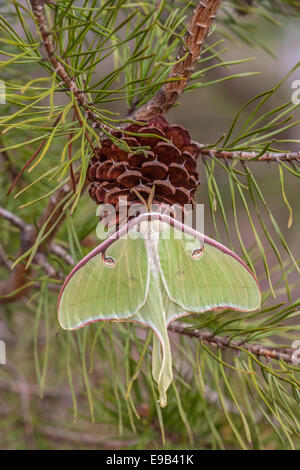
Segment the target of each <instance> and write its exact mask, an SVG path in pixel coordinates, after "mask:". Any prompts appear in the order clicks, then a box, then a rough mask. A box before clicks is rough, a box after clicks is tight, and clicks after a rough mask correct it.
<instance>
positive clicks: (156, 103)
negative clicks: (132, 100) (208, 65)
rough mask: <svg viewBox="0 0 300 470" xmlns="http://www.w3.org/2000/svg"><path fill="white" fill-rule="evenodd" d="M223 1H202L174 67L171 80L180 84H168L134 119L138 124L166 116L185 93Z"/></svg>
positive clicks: (192, 19) (190, 24) (189, 25)
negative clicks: (155, 117)
mask: <svg viewBox="0 0 300 470" xmlns="http://www.w3.org/2000/svg"><path fill="white" fill-rule="evenodd" d="M221 1H222V0H202V1H201V0H199V1H198V5H197V7H196V8H195V10H194V12H193V16H192V18H191V20H190V22H189V24H188V27H187V33H186V35H185V38H184V42H185V44H186V45H187V48H186V47H185V46H183V45H182V46H181V48H180V51H179V54H178V56H177V58H176V59H177V60H176V64H175V65H174V66H173V67H172V69H171V71H170V74H169V78H174V77H175V78H177V77H178V80H175V81H170V82H167V83H165V84H164V85H163V86H162V88H160V90H159V91H158V92H157V93H156V95H155V96H154V97H153V98H152V99H151V100H150V101H148V103H146V104H145V105H144V106H142V107H141V108H139V109H138V110H137V111H136V112H135V113H134V114H133V115H132V116H131V117H132V118H133V119H135V120H138V121H147V120H148V119H149V118H151V117H153V116H155V115H157V114H162V115H164V114H166V113H167V111H169V109H170V108H171V107H172V106H173V105H174V104H175V102H176V100H177V99H178V98H179V96H180V95H181V94H182V93H183V91H184V89H185V87H186V85H187V83H188V81H189V79H190V77H191V75H192V73H193V71H194V68H195V66H196V64H197V61H198V60H199V56H200V53H201V51H202V48H203V45H204V42H205V39H206V37H207V35H208V32H209V29H210V27H211V25H212V22H213V20H214V19H215V15H216V12H217V11H218V9H219V7H220V4H221Z"/></svg>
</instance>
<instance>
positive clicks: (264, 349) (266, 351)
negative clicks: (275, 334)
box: [168, 323, 295, 364]
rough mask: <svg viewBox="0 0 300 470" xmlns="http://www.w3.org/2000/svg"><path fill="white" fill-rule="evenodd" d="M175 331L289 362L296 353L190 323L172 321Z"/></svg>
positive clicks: (221, 347)
mask: <svg viewBox="0 0 300 470" xmlns="http://www.w3.org/2000/svg"><path fill="white" fill-rule="evenodd" d="M168 329H169V330H170V331H172V332H173V333H178V334H180V335H186V336H190V337H192V338H197V339H198V340H199V341H205V342H206V343H208V344H210V346H213V347H215V348H218V349H232V350H235V351H239V352H241V351H242V350H246V351H248V352H250V353H251V354H255V355H256V356H258V357H260V356H261V357H265V358H266V359H276V360H278V361H284V362H287V363H288V364H292V363H293V360H292V355H293V353H295V350H294V349H285V350H284V351H282V349H281V350H280V349H279V348H271V347H269V346H263V345H262V344H250V343H244V342H242V341H241V342H237V341H229V340H228V339H226V338H223V337H222V336H215V335H214V334H213V333H211V332H210V331H200V330H195V329H192V328H191V327H190V325H182V324H180V323H171V324H170V325H169V327H168Z"/></svg>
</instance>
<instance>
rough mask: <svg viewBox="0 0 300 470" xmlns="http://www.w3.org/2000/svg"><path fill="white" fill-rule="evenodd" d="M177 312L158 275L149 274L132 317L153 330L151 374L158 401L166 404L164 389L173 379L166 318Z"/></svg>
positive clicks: (163, 404) (165, 389) (161, 404)
mask: <svg viewBox="0 0 300 470" xmlns="http://www.w3.org/2000/svg"><path fill="white" fill-rule="evenodd" d="M175 311H176V312H178V306H177V305H175V304H173V302H171V301H170V299H169V298H168V295H167V292H166V290H165V289H164V287H163V285H162V281H161V277H160V276H155V274H154V273H153V272H151V274H150V283H149V291H148V296H147V300H146V303H145V304H144V305H143V307H142V308H141V309H140V311H139V312H138V313H137V314H136V315H135V316H134V317H133V318H132V319H133V320H135V321H138V322H141V323H144V324H146V325H148V326H150V328H152V330H153V331H154V333H155V334H154V336H153V349H152V375H153V378H154V380H155V381H156V382H157V386H158V391H159V403H160V406H162V407H164V406H166V404H167V395H166V391H167V389H168V388H169V385H170V383H171V382H172V379H173V372H172V354H171V347H170V342H169V336H168V331H167V318H168V316H169V315H170V313H171V312H172V313H175Z"/></svg>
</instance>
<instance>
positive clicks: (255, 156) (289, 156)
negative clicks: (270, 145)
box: [198, 144, 300, 162]
mask: <svg viewBox="0 0 300 470" xmlns="http://www.w3.org/2000/svg"><path fill="white" fill-rule="evenodd" d="M198 145H199V148H200V153H201V154H202V155H205V156H209V157H212V158H223V159H224V160H233V159H235V158H238V159H239V160H247V161H255V162H280V161H282V162H291V161H294V160H296V161H298V160H299V159H300V150H299V151H298V152H288V153H276V152H266V153H264V154H263V155H261V153H258V152H245V151H243V150H242V151H233V152H229V151H228V150H215V149H207V148H203V146H202V145H201V144H198Z"/></svg>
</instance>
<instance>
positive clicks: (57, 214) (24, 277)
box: [0, 181, 73, 303]
mask: <svg viewBox="0 0 300 470" xmlns="http://www.w3.org/2000/svg"><path fill="white" fill-rule="evenodd" d="M68 194H69V195H70V197H71V195H72V194H73V183H72V181H70V182H69V183H66V184H65V185H64V186H63V187H62V188H60V189H58V190H57V191H56V193H55V194H54V195H53V196H52V197H51V198H50V201H49V203H48V205H47V206H46V208H45V210H44V211H43V213H42V215H41V216H40V218H39V221H38V224H37V225H38V228H40V229H41V228H42V227H43V226H44V224H46V223H47V225H46V227H45V230H44V231H45V233H47V232H48V231H49V234H48V236H47V237H46V238H45V239H44V241H43V242H42V244H41V245H40V246H39V247H38V253H37V254H38V257H37V262H38V264H40V265H41V266H42V267H43V268H44V270H45V272H46V273H47V274H50V271H51V274H52V275H53V274H54V272H53V270H51V267H50V265H49V263H48V262H46V260H45V257H43V256H40V254H39V250H40V251H41V253H42V252H43V248H44V246H45V244H47V245H49V247H50V246H51V244H50V242H51V240H52V239H53V237H54V236H55V234H56V232H57V230H58V228H59V226H60V225H61V223H62V222H63V220H64V217H62V211H63V205H62V204H59V203H60V202H61V201H62V200H63V199H64V198H65V197H67V196H68ZM0 216H2V217H3V218H5V219H6V220H8V221H9V222H10V223H12V224H13V225H15V226H16V227H18V228H19V229H20V249H19V254H18V255H19V256H22V255H23V254H24V253H26V251H28V249H30V248H31V247H32V245H33V244H34V241H35V239H36V237H37V230H36V227H35V226H33V225H31V224H26V223H25V222H24V221H23V220H22V219H21V218H20V217H18V216H16V215H15V214H13V213H11V212H9V211H7V210H5V209H3V208H2V207H0ZM53 226H55V227H54V229H52V227H53ZM50 229H52V230H51V231H50ZM50 250H51V248H50ZM58 252H59V250H58ZM58 252H57V251H56V253H55V254H56V255H57V256H59V255H58ZM29 275H30V270H26V266H25V264H24V263H23V262H21V263H18V264H17V265H16V266H15V268H14V269H13V270H12V272H11V276H10V278H9V279H7V280H5V281H3V282H1V283H0V303H7V302H13V301H15V300H17V299H19V298H21V297H22V296H23V295H24V294H25V293H27V292H28V291H29V290H30V289H31V287H33V284H32V283H31V282H30V279H29Z"/></svg>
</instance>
